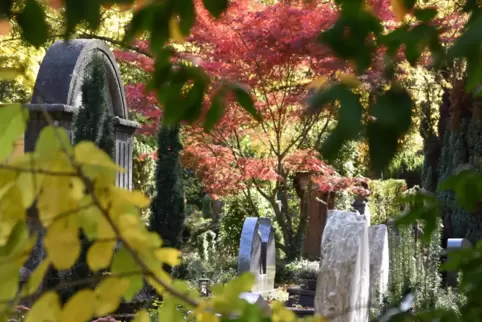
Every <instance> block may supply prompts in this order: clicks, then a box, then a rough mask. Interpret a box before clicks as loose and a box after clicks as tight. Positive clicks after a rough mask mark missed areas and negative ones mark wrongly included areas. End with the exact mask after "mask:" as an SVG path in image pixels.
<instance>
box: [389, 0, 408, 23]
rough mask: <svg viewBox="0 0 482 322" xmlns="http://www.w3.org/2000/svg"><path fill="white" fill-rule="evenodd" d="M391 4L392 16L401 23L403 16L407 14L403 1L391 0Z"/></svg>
mask: <svg viewBox="0 0 482 322" xmlns="http://www.w3.org/2000/svg"><path fill="white" fill-rule="evenodd" d="M391 4H392V12H393V14H394V15H395V17H396V18H397V19H398V20H400V21H402V20H403V18H404V17H405V15H406V14H407V13H408V10H407V8H406V7H405V3H404V0H392V3H391Z"/></svg>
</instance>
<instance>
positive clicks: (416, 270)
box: [384, 226, 464, 313]
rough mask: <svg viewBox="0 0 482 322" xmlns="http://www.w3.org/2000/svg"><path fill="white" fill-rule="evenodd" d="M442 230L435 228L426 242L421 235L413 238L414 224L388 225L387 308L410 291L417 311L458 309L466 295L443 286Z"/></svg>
mask: <svg viewBox="0 0 482 322" xmlns="http://www.w3.org/2000/svg"><path fill="white" fill-rule="evenodd" d="M440 230H441V229H440V228H439V229H438V230H436V231H435V232H434V233H433V234H432V236H431V238H430V242H428V243H425V244H424V243H423V242H422V240H421V239H420V238H415V237H414V233H413V229H412V227H410V226H404V227H398V228H395V227H394V226H389V241H388V242H389V252H390V269H389V285H388V292H387V294H384V298H385V299H384V300H385V301H384V302H385V303H384V309H388V308H390V307H392V306H397V305H398V304H399V303H400V300H401V299H402V297H403V296H404V295H405V294H406V293H407V292H408V291H411V292H413V293H414V295H415V307H414V311H415V313H416V312H422V311H433V310H436V309H451V310H454V311H455V312H457V311H458V307H459V305H460V303H462V301H463V299H464V296H463V295H462V294H456V293H454V292H453V291H452V289H451V288H448V289H444V288H443V287H442V277H441V274H440V256H441V252H442V248H441V246H440V233H441V232H440Z"/></svg>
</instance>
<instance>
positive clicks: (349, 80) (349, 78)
mask: <svg viewBox="0 0 482 322" xmlns="http://www.w3.org/2000/svg"><path fill="white" fill-rule="evenodd" d="M339 78H340V81H341V82H342V83H343V84H345V85H348V86H351V87H357V86H359V85H360V84H361V82H360V81H359V80H358V78H357V77H356V76H355V75H353V74H345V73H341V74H340V75H339Z"/></svg>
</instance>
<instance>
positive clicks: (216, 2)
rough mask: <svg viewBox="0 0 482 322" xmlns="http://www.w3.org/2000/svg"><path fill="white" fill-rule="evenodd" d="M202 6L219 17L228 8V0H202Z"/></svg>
mask: <svg viewBox="0 0 482 322" xmlns="http://www.w3.org/2000/svg"><path fill="white" fill-rule="evenodd" d="M203 3H204V7H205V8H206V9H207V10H208V11H209V13H211V14H212V15H213V16H214V17H215V18H219V17H220V16H221V14H222V13H223V12H224V11H225V10H226V9H227V8H228V4H229V1H228V0H203Z"/></svg>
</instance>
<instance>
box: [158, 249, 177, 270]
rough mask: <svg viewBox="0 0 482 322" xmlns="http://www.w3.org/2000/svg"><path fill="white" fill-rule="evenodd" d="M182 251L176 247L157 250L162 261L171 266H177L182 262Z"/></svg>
mask: <svg viewBox="0 0 482 322" xmlns="http://www.w3.org/2000/svg"><path fill="white" fill-rule="evenodd" d="M180 256H181V251H179V250H177V249H176V248H169V247H164V248H160V249H158V250H157V251H156V257H157V259H159V260H160V261H161V262H162V263H166V264H167V265H170V266H177V265H179V264H180V263H181V257H180Z"/></svg>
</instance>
